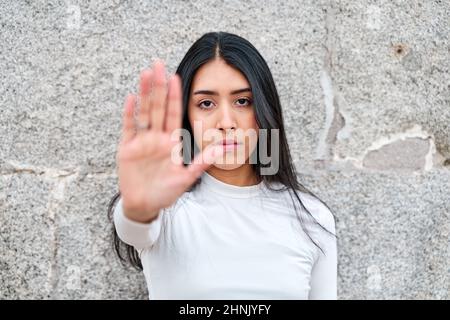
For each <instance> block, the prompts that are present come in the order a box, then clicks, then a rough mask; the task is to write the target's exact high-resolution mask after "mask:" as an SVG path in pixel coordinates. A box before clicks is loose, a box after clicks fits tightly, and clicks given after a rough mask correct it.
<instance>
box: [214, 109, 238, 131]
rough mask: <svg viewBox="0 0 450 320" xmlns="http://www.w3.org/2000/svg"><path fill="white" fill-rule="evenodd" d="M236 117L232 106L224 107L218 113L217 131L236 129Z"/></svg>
mask: <svg viewBox="0 0 450 320" xmlns="http://www.w3.org/2000/svg"><path fill="white" fill-rule="evenodd" d="M236 126H237V123H236V117H235V114H234V113H233V110H232V108H231V106H229V105H222V106H221V107H220V112H219V113H218V119H217V129H223V130H226V129H236Z"/></svg>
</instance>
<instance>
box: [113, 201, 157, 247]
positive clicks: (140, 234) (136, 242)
mask: <svg viewBox="0 0 450 320" xmlns="http://www.w3.org/2000/svg"><path fill="white" fill-rule="evenodd" d="M162 215H163V214H162V211H160V212H159V214H158V217H157V218H156V219H155V220H153V221H152V222H150V223H142V222H137V221H134V220H131V219H129V218H128V217H127V216H125V214H124V212H123V204H122V198H119V201H118V202H117V204H116V206H115V208H114V226H115V228H116V232H117V235H118V236H119V238H120V239H121V240H122V241H123V242H125V243H127V244H129V245H131V246H133V247H135V248H136V249H144V248H147V247H151V246H152V245H153V244H154V243H155V242H156V240H157V239H158V237H159V234H160V233H161V224H162V223H161V221H162Z"/></svg>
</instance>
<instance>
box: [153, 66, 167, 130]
mask: <svg viewBox="0 0 450 320" xmlns="http://www.w3.org/2000/svg"><path fill="white" fill-rule="evenodd" d="M153 70H154V77H153V88H152V89H153V92H152V94H151V96H150V109H151V110H150V114H151V116H150V122H151V124H152V130H156V131H162V130H163V126H164V113H165V109H166V99H167V88H166V75H165V68H164V63H163V62H162V61H159V60H158V61H156V62H155V66H154V69H153Z"/></svg>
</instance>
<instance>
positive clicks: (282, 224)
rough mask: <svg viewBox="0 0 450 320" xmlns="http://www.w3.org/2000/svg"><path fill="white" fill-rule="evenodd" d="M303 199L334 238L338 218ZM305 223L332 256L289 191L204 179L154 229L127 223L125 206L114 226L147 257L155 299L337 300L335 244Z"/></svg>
mask: <svg viewBox="0 0 450 320" xmlns="http://www.w3.org/2000/svg"><path fill="white" fill-rule="evenodd" d="M275 186H276V187H277V188H280V187H282V185H281V184H276V185H275ZM299 195H300V198H301V200H302V202H303V204H304V205H305V206H306V208H308V210H309V211H310V212H311V214H312V215H313V216H314V217H315V218H316V219H317V221H318V222H320V223H321V224H322V225H323V226H324V227H325V228H326V229H328V230H329V231H331V232H332V233H335V221H334V217H333V215H332V214H331V212H330V211H329V210H328V209H327V208H326V207H325V206H324V205H323V204H322V203H320V202H319V201H318V200H317V199H315V198H314V197H312V196H311V195H308V194H306V193H302V192H299ZM294 199H296V198H295V197H294ZM296 205H297V207H299V206H300V205H299V203H298V201H297V202H296ZM299 208H301V207H299ZM302 216H303V217H304V218H303V223H304V225H305V226H306V228H307V230H308V233H309V234H310V236H311V237H312V238H313V239H314V240H316V242H317V243H318V244H319V245H320V247H321V248H322V249H323V250H324V252H325V255H324V254H323V253H322V252H321V251H320V250H319V248H317V246H315V245H314V244H313V243H312V242H311V240H310V239H309V238H308V236H307V235H306V233H305V232H304V231H303V229H302V227H301V225H300V223H299V219H298V217H297V215H296V213H295V211H294V207H293V203H292V200H291V197H290V196H289V194H288V191H287V190H285V191H281V192H274V191H271V190H269V189H268V188H267V187H266V186H265V185H264V183H263V182H261V183H260V184H258V185H254V186H246V187H239V186H234V185H230V184H226V183H223V182H221V181H220V180H218V179H216V178H214V177H213V176H211V175H209V174H208V173H206V172H204V173H203V174H202V180H201V183H200V185H198V186H197V187H196V188H195V189H194V191H192V192H185V193H184V194H183V195H182V196H181V197H180V198H179V199H178V200H177V201H176V202H175V203H174V204H173V205H172V206H170V207H168V208H165V209H163V210H161V211H160V213H159V215H158V218H157V219H156V220H153V221H152V222H151V223H147V224H145V223H139V222H136V221H133V220H130V219H129V218H127V217H126V216H125V215H124V213H123V208H122V199H119V202H118V203H117V205H116V207H115V210H114V223H115V227H116V230H117V233H118V235H119V237H120V238H121V239H122V240H123V241H124V242H126V243H128V244H130V245H132V246H134V247H135V248H136V249H137V250H138V251H139V253H140V258H141V261H142V265H143V271H144V275H145V278H146V281H147V285H148V293H149V298H150V299H198V300H201V299H230V300H235V299H243V300H245V299H249V300H250V299H336V298H337V248H336V238H335V237H334V236H333V235H330V234H328V233H326V232H325V231H324V230H323V229H321V228H320V227H319V226H317V225H316V224H313V223H312V222H311V220H310V219H308V218H307V214H306V213H305V212H304V211H303V212H302Z"/></svg>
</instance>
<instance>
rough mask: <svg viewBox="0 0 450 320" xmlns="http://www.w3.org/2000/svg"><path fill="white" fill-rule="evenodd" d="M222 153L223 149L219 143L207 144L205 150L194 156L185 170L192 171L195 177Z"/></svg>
mask: <svg viewBox="0 0 450 320" xmlns="http://www.w3.org/2000/svg"><path fill="white" fill-rule="evenodd" d="M223 154H224V151H223V147H222V146H221V145H213V146H207V147H206V148H205V150H203V151H202V152H200V153H199V154H197V155H196V156H195V157H194V160H193V161H192V163H191V164H190V165H189V166H188V167H187V170H188V171H189V172H190V173H192V175H193V177H194V178H197V177H199V176H200V175H201V174H202V173H203V171H205V170H206V169H208V168H209V167H210V166H211V165H212V164H213V163H214V162H215V161H216V160H217V159H218V158H220V157H221V156H222V155H223Z"/></svg>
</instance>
